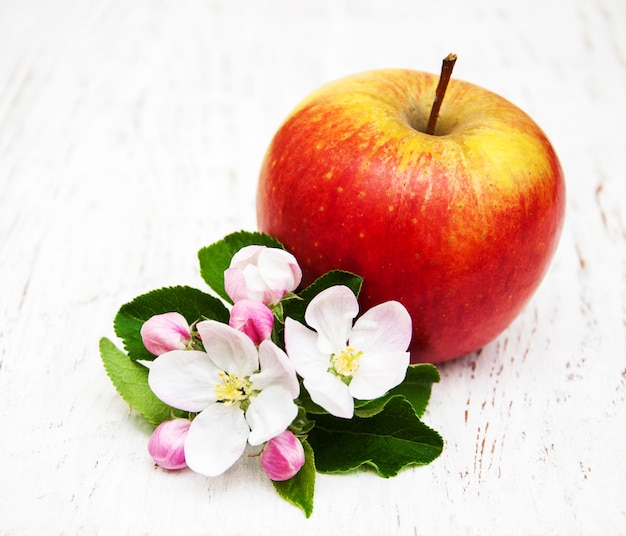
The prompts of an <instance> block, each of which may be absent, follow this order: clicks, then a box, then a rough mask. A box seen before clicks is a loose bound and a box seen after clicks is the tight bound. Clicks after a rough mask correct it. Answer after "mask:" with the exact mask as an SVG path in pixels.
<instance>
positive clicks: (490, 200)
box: [257, 69, 565, 363]
mask: <svg viewBox="0 0 626 536" xmlns="http://www.w3.org/2000/svg"><path fill="white" fill-rule="evenodd" d="M438 79H439V77H438V76H436V75H432V74H428V73H424V72H417V71H410V70H395V69H391V70H379V71H371V72H366V73H361V74H357V75H353V76H350V77H347V78H344V79H342V80H339V81H336V82H334V83H330V84H328V85H326V86H324V87H322V88H321V89H319V90H318V91H316V92H314V93H313V94H312V95H310V96H309V97H308V98H306V99H305V100H304V101H303V102H302V103H301V104H300V105H299V106H297V107H296V109H295V110H294V111H293V112H292V113H291V115H290V116H289V117H288V118H287V119H286V121H285V122H284V123H283V125H282V126H281V127H280V129H279V130H278V132H277V133H276V135H275V137H274V139H273V140H272V142H271V145H270V146H269V149H268V151H267V154H266V156H265V159H264V161H263V164H262V168H261V173H260V180H259V186H258V193H257V217H258V225H259V230H260V231H263V232H265V233H268V234H270V235H272V236H274V237H276V238H278V239H279V240H281V241H282V242H283V243H284V244H285V246H286V247H287V248H288V249H289V250H290V251H291V252H292V253H293V254H294V255H295V256H296V258H297V259H298V261H299V263H300V265H301V267H302V269H303V272H304V279H303V282H304V283H305V284H306V283H310V282H312V281H313V280H314V279H315V278H316V277H318V276H320V275H321V274H323V273H325V272H326V271H328V270H331V269H335V268H340V269H343V270H348V271H352V272H355V273H357V274H359V275H361V276H363V277H364V285H363V290H362V293H361V299H360V301H361V305H362V308H363V310H365V309H367V308H369V307H371V306H373V305H375V304H377V303H380V302H383V301H386V300H398V301H400V302H401V303H403V304H404V305H405V306H406V307H407V309H408V311H409V313H410V314H411V317H412V319H413V339H412V343H411V360H412V362H431V363H436V362H441V361H446V360H449V359H453V358H456V357H459V356H462V355H464V354H467V353H469V352H471V351H474V350H477V349H479V348H481V347H482V346H484V345H485V344H486V343H488V342H489V341H491V340H493V339H494V338H495V337H496V336H498V335H499V334H500V333H501V332H502V331H503V330H504V329H505V328H506V327H507V326H508V325H509V324H510V323H511V322H512V321H513V319H514V318H515V317H516V316H517V315H518V313H519V312H520V310H521V309H522V308H523V306H524V305H525V304H526V303H527V302H528V300H529V299H530V297H531V296H532V294H533V292H534V291H535V290H536V288H537V286H538V285H539V283H540V282H541V280H542V278H543V276H544V274H545V273H546V270H547V268H548V265H549V262H550V259H551V257H552V255H553V253H554V250H555V248H556V245H557V243H558V239H559V236H560V233H561V228H562V224H563V218H564V209H565V185H564V180H563V172H562V170H561V166H560V164H559V161H558V158H557V155H556V154H555V151H554V149H553V147H552V145H551V144H550V142H549V140H548V139H547V137H546V135H545V134H544V132H543V131H542V130H541V129H540V128H539V127H538V126H537V124H535V122H534V121H533V120H532V119H531V118H530V117H529V116H528V115H526V114H525V113H524V112H523V111H522V110H520V109H519V108H517V107H516V106H514V105H513V104H511V103H510V102H509V101H507V100H505V99H504V98H502V97H500V96H498V95H496V94H494V93H492V92H489V91H487V90H485V89H483V88H481V87H478V86H476V85H473V84H470V83H467V82H463V81H460V80H456V79H453V80H451V81H450V84H449V86H448V88H447V92H446V93H445V100H444V102H443V106H442V108H441V112H440V115H439V119H438V122H437V125H436V130H435V132H434V134H432V135H431V134H426V133H425V131H426V124H427V121H428V117H429V114H430V110H431V106H432V103H433V100H434V95H435V88H436V86H437V83H438Z"/></svg>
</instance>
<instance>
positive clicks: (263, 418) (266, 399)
mask: <svg viewBox="0 0 626 536" xmlns="http://www.w3.org/2000/svg"><path fill="white" fill-rule="evenodd" d="M297 415H298V407H297V406H296V404H295V403H294V401H293V398H292V396H291V393H290V392H289V391H287V389H284V388H283V387H281V386H279V385H272V386H270V387H268V388H267V389H264V390H263V391H261V392H260V393H259V394H258V395H257V396H255V397H254V398H252V399H251V400H250V406H249V407H248V411H246V421H248V425H249V426H250V437H248V443H250V444H251V445H260V444H261V443H265V441H269V440H270V439H272V438H273V437H276V436H277V435H278V434H280V433H281V432H283V431H285V429H286V428H287V427H288V426H289V425H290V424H291V423H292V421H293V420H294V419H295V418H296V416H297Z"/></svg>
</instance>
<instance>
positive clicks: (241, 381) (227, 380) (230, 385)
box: [215, 371, 250, 406]
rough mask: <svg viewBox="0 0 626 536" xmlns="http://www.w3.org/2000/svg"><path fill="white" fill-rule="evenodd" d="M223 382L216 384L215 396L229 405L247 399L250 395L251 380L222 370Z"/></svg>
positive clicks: (221, 377) (220, 374)
mask: <svg viewBox="0 0 626 536" xmlns="http://www.w3.org/2000/svg"><path fill="white" fill-rule="evenodd" d="M219 376H220V379H221V382H220V383H216V384H215V397H216V398H217V401H218V402H222V403H224V404H227V405H229V406H232V405H233V404H235V403H237V402H242V401H244V400H247V398H248V397H249V396H250V380H248V379H246V378H239V377H237V376H235V375H234V374H229V373H228V372H224V371H221V372H220V373H219Z"/></svg>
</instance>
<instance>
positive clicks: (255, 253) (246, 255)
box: [230, 244, 265, 268]
mask: <svg viewBox="0 0 626 536" xmlns="http://www.w3.org/2000/svg"><path fill="white" fill-rule="evenodd" d="M264 249H265V246H259V245H256V244H253V245H250V246H244V247H242V248H241V249H240V250H239V251H237V253H235V254H234V255H233V258H232V259H231V260H230V266H231V268H232V267H233V266H236V267H238V268H243V267H244V266H245V265H246V264H249V263H254V264H256V261H257V259H258V257H259V254H260V253H261V252H262V251H263V250H264Z"/></svg>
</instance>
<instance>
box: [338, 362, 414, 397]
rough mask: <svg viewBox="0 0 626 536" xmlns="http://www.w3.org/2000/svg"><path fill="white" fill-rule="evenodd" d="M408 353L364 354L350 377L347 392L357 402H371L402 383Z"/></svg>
mask: <svg viewBox="0 0 626 536" xmlns="http://www.w3.org/2000/svg"><path fill="white" fill-rule="evenodd" d="M409 361H410V353H409V352H381V353H374V352H369V353H368V352H366V353H364V354H363V355H362V356H361V360H360V361H359V368H358V369H357V371H356V372H355V373H354V375H353V376H352V381H351V382H350V386H349V391H350V394H351V395H352V396H353V397H354V398H357V399H359V400H373V399H375V398H378V397H380V396H383V395H384V394H385V393H386V392H387V391H389V389H392V388H394V387H395V386H396V385H399V384H400V383H402V381H403V380H404V378H405V376H406V370H407V367H408V366H409Z"/></svg>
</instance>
